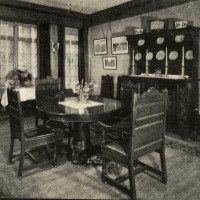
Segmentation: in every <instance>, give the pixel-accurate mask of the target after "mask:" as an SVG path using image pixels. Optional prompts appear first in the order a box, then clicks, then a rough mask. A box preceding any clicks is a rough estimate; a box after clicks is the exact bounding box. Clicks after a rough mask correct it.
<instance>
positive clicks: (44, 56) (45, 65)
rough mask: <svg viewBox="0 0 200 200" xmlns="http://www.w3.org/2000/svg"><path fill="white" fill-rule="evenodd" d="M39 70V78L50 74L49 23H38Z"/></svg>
mask: <svg viewBox="0 0 200 200" xmlns="http://www.w3.org/2000/svg"><path fill="white" fill-rule="evenodd" d="M39 51H40V55H39V58H40V60H39V66H40V67H39V71H40V78H46V77H47V76H51V64H50V25H49V24H48V23H42V24H40V25H39Z"/></svg>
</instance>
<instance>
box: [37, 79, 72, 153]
mask: <svg viewBox="0 0 200 200" xmlns="http://www.w3.org/2000/svg"><path fill="white" fill-rule="evenodd" d="M35 89H36V105H38V104H39V103H41V102H43V101H51V102H54V103H55V104H56V103H58V102H59V101H62V100H64V99H65V96H66V94H65V92H63V91H61V79H60V78H57V79H55V78H52V77H49V76H47V77H46V78H43V79H38V78H36V80H35ZM39 118H40V119H42V120H43V123H44V124H45V126H46V127H47V128H50V129H52V130H53V131H54V132H55V131H58V130H59V129H61V130H62V134H59V135H60V139H59V140H60V145H59V148H58V149H59V150H58V151H62V152H63V151H64V149H66V148H65V147H64V148H61V146H62V145H63V142H62V140H63V139H64V138H67V139H68V147H67V149H68V150H69V144H70V139H71V137H72V123H63V122H61V121H55V120H49V119H48V117H47V116H46V115H44V114H43V113H40V112H39V111H38V110H36V115H35V125H36V126H37V125H38V119H39ZM68 150H67V151H66V152H63V153H64V154H68Z"/></svg>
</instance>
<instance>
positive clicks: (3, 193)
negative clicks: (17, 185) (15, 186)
mask: <svg viewBox="0 0 200 200" xmlns="http://www.w3.org/2000/svg"><path fill="white" fill-rule="evenodd" d="M1 198H12V195H11V193H10V191H9V190H8V188H7V186H6V184H5V182H4V180H3V178H2V177H0V199H1Z"/></svg>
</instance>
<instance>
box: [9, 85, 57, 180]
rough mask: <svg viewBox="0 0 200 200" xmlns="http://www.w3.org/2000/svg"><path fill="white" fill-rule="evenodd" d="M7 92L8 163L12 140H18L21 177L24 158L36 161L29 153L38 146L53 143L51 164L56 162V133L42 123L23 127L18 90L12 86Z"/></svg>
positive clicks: (19, 175)
mask: <svg viewBox="0 0 200 200" xmlns="http://www.w3.org/2000/svg"><path fill="white" fill-rule="evenodd" d="M7 94H8V110H9V120H10V132H11V136H10V150H9V158H8V164H11V163H12V158H13V150H14V142H15V140H19V142H20V146H21V153H20V161H19V169H18V177H19V178H20V179H21V178H22V172H23V166H24V158H25V155H28V156H29V157H30V158H31V159H32V160H33V161H34V162H36V159H35V157H34V156H33V154H32V153H31V151H32V150H35V149H37V148H40V147H44V146H45V145H47V144H54V156H53V164H55V165H56V164H57V154H56V145H57V135H56V133H55V132H53V131H52V130H51V129H48V128H46V127H45V126H44V125H41V126H37V127H33V128H29V129H26V130H25V129H24V120H23V117H22V105H21V99H20V93H19V91H16V90H15V89H14V88H8V89H7Z"/></svg>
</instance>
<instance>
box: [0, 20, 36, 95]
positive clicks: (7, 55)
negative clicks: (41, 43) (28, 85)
mask: <svg viewBox="0 0 200 200" xmlns="http://www.w3.org/2000/svg"><path fill="white" fill-rule="evenodd" d="M13 69H21V70H28V72H30V73H31V74H32V76H33V78H36V76H37V26H36V25H29V24H20V23H16V22H8V21H3V20H0V98H1V95H2V93H3V91H4V87H5V76H6V74H7V73H8V72H9V71H11V70H13Z"/></svg>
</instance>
